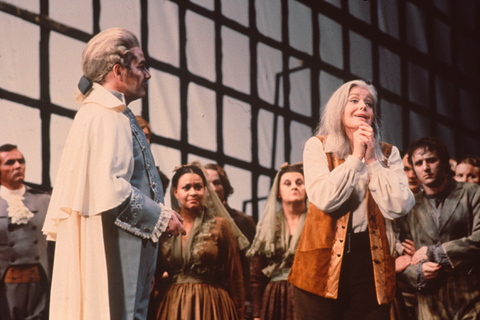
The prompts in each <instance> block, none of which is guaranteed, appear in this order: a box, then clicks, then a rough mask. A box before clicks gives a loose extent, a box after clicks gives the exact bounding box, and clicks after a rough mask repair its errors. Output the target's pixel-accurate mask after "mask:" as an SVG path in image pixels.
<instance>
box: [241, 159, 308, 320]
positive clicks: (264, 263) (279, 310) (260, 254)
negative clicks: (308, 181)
mask: <svg viewBox="0 0 480 320" xmlns="http://www.w3.org/2000/svg"><path fill="white" fill-rule="evenodd" d="M306 213H307V207H306V193H305V180H304V177H303V165H302V164H301V163H297V164H293V165H288V164H285V165H283V166H282V167H281V169H280V170H279V171H278V173H277V175H276V177H275V180H274V182H273V185H272V189H271V190H270V194H269V196H268V200H267V204H266V206H265V210H264V211H263V214H262V216H261V220H260V222H259V224H258V227H257V235H256V236H255V240H254V241H253V244H252V247H251V249H250V250H249V251H248V255H249V256H250V257H252V258H251V263H250V264H251V269H250V274H251V276H250V282H251V291H252V299H253V316H254V319H256V320H259V319H262V320H267V319H268V320H273V319H284V320H294V319H296V318H295V306H294V295H293V293H294V287H293V285H292V284H290V283H289V282H287V276H288V273H289V272H290V268H291V267H292V263H293V259H294V257H295V251H296V249H297V245H298V240H299V238H300V234H301V233H302V230H303V225H304V223H305V217H306Z"/></svg>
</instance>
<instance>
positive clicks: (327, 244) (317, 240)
mask: <svg viewBox="0 0 480 320" xmlns="http://www.w3.org/2000/svg"><path fill="white" fill-rule="evenodd" d="M318 138H319V139H320V140H321V141H322V143H324V141H325V138H326V137H318ZM381 148H382V150H383V153H384V155H385V157H386V158H388V157H389V156H390V153H391V151H392V146H391V145H389V144H386V143H381ZM327 159H328V162H329V168H330V171H332V170H333V169H334V168H335V167H337V166H338V165H340V164H342V163H343V162H344V161H345V160H339V159H337V158H336V157H335V156H334V155H333V154H332V153H327ZM366 204H367V217H368V230H369V235H370V246H371V247H370V249H371V252H372V264H373V271H374V277H375V288H376V293H377V301H378V303H379V304H388V303H389V302H391V301H392V300H393V298H394V296H395V259H394V258H393V257H392V256H391V254H390V249H389V248H390V247H389V244H388V240H387V237H386V231H385V230H386V229H385V218H384V217H383V215H382V213H381V212H380V209H379V208H378V206H377V204H376V203H375V201H374V200H373V197H372V195H371V193H370V190H369V189H368V188H367V194H366ZM349 217H350V212H348V213H346V214H345V215H343V216H342V217H341V218H339V219H334V218H332V217H331V216H330V215H329V214H328V213H324V212H323V211H321V210H319V209H318V208H317V207H316V206H315V205H314V204H312V203H310V206H309V208H308V213H307V218H306V220H305V226H304V228H303V232H302V235H301V236H300V240H299V243H298V248H297V252H296V254H295V260H294V262H293V266H292V269H291V271H290V274H289V276H288V281H289V282H290V283H292V284H293V285H295V286H296V287H298V288H300V289H302V290H305V291H308V292H311V293H313V294H316V295H318V296H321V297H325V298H331V299H336V298H337V297H338V287H339V280H340V270H341V267H342V259H343V253H344V245H345V238H346V234H347V226H348V219H349Z"/></svg>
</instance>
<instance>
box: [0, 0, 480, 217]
mask: <svg viewBox="0 0 480 320" xmlns="http://www.w3.org/2000/svg"><path fill="white" fill-rule="evenodd" d="M478 7H479V5H478V4H477V3H476V2H475V0H461V1H454V0H434V1H433V0H430V1H424V0H422V1H420V0H378V1H376V0H371V1H361V0H325V1H323V0H191V1H188V0H121V1H119V0H78V1H64V0H36V1H35V0H9V1H0V70H1V71H0V144H3V143H13V144H17V145H18V147H19V149H20V150H21V151H22V152H23V153H24V155H25V158H26V160H27V177H26V179H27V181H28V182H30V183H33V184H35V185H38V186H39V187H41V188H45V189H48V188H50V187H52V186H53V187H54V185H53V184H54V181H55V177H56V173H57V168H58V163H59V160H60V156H61V153H62V149H63V146H64V143H65V139H66V136H67V134H68V132H69V129H70V126H71V124H72V121H73V120H72V119H73V117H74V116H75V112H76V111H77V110H78V108H79V105H78V104H76V103H75V102H74V101H73V95H74V90H75V87H76V85H77V82H78V80H79V78H80V76H81V75H82V74H81V69H80V55H81V52H82V50H83V48H84V46H85V43H86V42H87V41H88V40H89V39H90V38H91V37H92V36H93V35H94V34H96V33H98V32H99V31H101V30H105V29H107V28H110V27H124V28H127V29H129V30H131V31H133V32H134V33H135V34H137V35H138V37H139V39H140V41H141V45H142V48H143V51H144V53H145V55H146V57H147V59H148V64H149V68H150V72H151V73H152V79H151V80H150V83H149V88H148V95H147V96H146V97H145V98H144V99H142V100H141V101H137V102H135V103H133V104H132V105H131V108H132V109H133V111H134V113H135V114H139V115H142V116H143V117H144V118H146V119H147V120H148V121H149V122H150V123H151V126H152V130H153V138H152V140H153V144H152V149H153V154H154V156H155V159H156V161H157V164H158V165H159V166H160V168H161V170H162V171H164V172H165V173H166V174H167V176H169V177H171V176H172V169H173V168H174V167H175V166H177V165H180V164H184V163H187V162H190V161H192V160H195V159H199V160H200V161H201V162H202V163H204V164H206V163H209V162H218V163H219V164H221V165H224V166H225V169H226V171H227V173H228V175H229V177H230V180H231V183H232V185H233V187H234V189H235V192H234V194H233V195H232V196H231V198H230V201H229V202H230V204H231V206H232V207H234V208H237V209H242V208H243V210H245V211H246V212H247V213H248V214H251V215H253V216H254V218H258V216H259V215H260V214H261V212H262V208H263V203H264V198H265V197H266V196H267V194H268V191H269V188H270V184H271V181H272V177H273V176H274V174H275V172H276V170H277V169H278V168H279V166H280V165H281V164H282V163H284V162H286V161H288V162H290V163H292V162H297V161H301V160H302V151H303V146H304V143H305V141H306V140H307V139H308V138H309V137H310V136H311V135H312V132H313V130H314V128H315V127H316V126H317V122H318V119H319V116H320V114H321V110H322V107H323V106H324V104H325V103H326V101H327V100H328V98H329V96H330V95H331V93H332V92H333V91H334V90H335V89H336V88H337V87H338V86H339V85H341V84H342V83H343V82H345V81H348V80H352V79H355V78H362V79H366V80H371V81H372V82H373V84H374V85H375V86H376V87H377V89H378V93H379V97H380V104H379V106H378V108H379V113H380V118H381V120H382V122H383V127H382V133H383V140H384V141H386V142H389V143H392V144H394V145H396V146H397V147H398V148H399V149H400V150H404V149H405V148H406V147H407V146H408V145H409V143H410V142H411V141H412V140H413V139H416V138H419V137H423V136H429V135H435V136H439V137H440V138H441V139H442V140H443V141H444V142H445V143H446V144H447V145H448V147H449V150H450V152H451V153H452V155H454V156H461V155H463V154H465V153H473V154H477V155H478V154H479V153H480V141H479V139H480V138H479V137H480V129H479V128H480V121H479V120H480V118H479V112H478V98H477V94H478V90H479V88H480V87H479V81H478V80H479V76H478V75H479V68H478V46H477V44H478V40H479V34H480V28H479V24H480V23H479V21H478V20H476V19H478V17H480V14H479V9H478Z"/></svg>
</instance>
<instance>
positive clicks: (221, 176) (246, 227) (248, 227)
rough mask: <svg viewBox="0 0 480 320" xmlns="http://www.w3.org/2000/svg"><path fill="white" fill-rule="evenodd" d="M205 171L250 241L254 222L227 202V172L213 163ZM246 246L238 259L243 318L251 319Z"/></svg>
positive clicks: (228, 194)
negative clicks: (240, 270)
mask: <svg viewBox="0 0 480 320" xmlns="http://www.w3.org/2000/svg"><path fill="white" fill-rule="evenodd" d="M205 169H206V171H207V180H208V182H210V184H211V185H212V188H213V190H215V193H216V194H217V195H218V197H219V198H220V201H222V203H223V205H224V206H225V209H227V211H228V213H229V214H230V216H231V217H232V219H233V221H234V222H235V224H236V225H237V227H238V229H240V231H241V232H242V233H243V234H244V235H245V237H246V238H247V239H248V241H249V242H250V243H252V241H253V238H254V237H255V222H254V221H253V218H252V217H251V216H249V215H246V214H245V213H244V212H241V211H238V210H235V209H232V208H231V207H230V206H229V205H228V202H227V198H228V197H229V196H230V195H231V194H232V193H233V188H232V186H231V184H230V181H229V180H228V177H227V174H226V172H225V170H223V168H222V167H220V166H219V165H218V164H215V163H209V164H207V165H206V166H205ZM247 250H248V247H247V248H245V249H244V250H242V251H241V252H240V260H241V262H242V268H243V279H244V282H245V318H246V319H251V318H252V312H253V309H252V308H253V307H252V305H251V297H250V259H248V258H247V257H246V255H245V253H246V252H247Z"/></svg>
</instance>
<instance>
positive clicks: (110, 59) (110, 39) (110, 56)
mask: <svg viewBox="0 0 480 320" xmlns="http://www.w3.org/2000/svg"><path fill="white" fill-rule="evenodd" d="M135 47H140V43H139V41H138V38H137V37H136V36H135V35H134V34H133V33H132V32H130V31H128V30H126V29H122V28H111V29H107V30H105V31H102V32H100V33H99V34H97V35H96V36H95V37H93V38H92V39H91V40H90V41H89V42H88V43H87V45H86V47H85V49H84V50H83V53H82V71H83V75H84V76H85V77H86V78H87V79H88V80H89V81H90V82H92V83H93V82H97V83H100V84H102V82H103V81H104V78H105V76H106V75H107V74H108V72H110V70H112V68H113V66H114V65H115V64H117V63H118V64H120V65H121V66H122V67H125V68H127V69H130V64H131V62H132V59H133V57H134V54H133V53H132V51H131V49H132V48H135ZM89 93H90V91H89V92H87V93H86V94H85V95H84V94H83V93H81V92H80V91H79V90H78V89H77V91H76V93H75V100H76V101H78V102H82V101H83V100H85V98H86V97H87V96H88V94H89Z"/></svg>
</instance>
